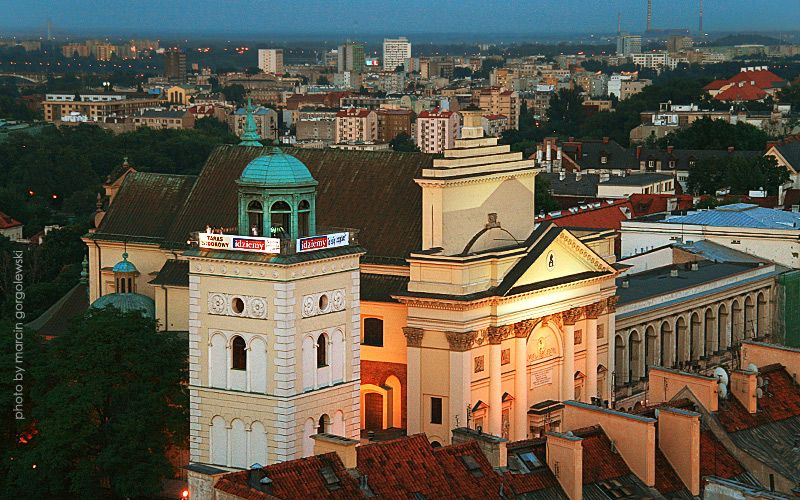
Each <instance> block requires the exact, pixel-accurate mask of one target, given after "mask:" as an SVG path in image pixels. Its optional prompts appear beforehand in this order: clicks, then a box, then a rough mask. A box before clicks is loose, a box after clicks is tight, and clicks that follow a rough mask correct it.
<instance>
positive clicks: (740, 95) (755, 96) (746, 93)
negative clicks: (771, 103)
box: [714, 82, 767, 101]
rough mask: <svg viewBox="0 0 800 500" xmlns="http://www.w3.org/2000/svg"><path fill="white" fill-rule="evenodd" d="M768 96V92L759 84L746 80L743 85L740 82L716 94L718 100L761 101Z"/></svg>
mask: <svg viewBox="0 0 800 500" xmlns="http://www.w3.org/2000/svg"><path fill="white" fill-rule="evenodd" d="M765 97H767V92H766V91H764V89H762V88H760V87H758V86H757V85H751V84H750V83H749V82H745V83H744V85H742V86H741V87H740V86H739V85H738V84H734V85H731V86H730V87H728V88H727V89H725V90H723V91H722V92H720V93H719V94H717V95H715V96H714V99H716V100H718V101H760V100H761V99H764V98H765Z"/></svg>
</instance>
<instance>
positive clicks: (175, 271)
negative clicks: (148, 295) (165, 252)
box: [150, 259, 189, 287]
mask: <svg viewBox="0 0 800 500" xmlns="http://www.w3.org/2000/svg"><path fill="white" fill-rule="evenodd" d="M150 283H151V284H153V285H164V286H180V287H188V286H189V261H188V260H176V259H168V260H167V261H166V262H164V265H163V266H161V270H160V271H158V276H156V277H155V278H154V279H153V280H151V281H150Z"/></svg>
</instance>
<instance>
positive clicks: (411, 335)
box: [403, 326, 425, 347]
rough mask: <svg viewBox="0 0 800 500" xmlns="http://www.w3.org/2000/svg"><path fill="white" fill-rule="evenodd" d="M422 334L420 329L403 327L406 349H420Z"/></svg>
mask: <svg viewBox="0 0 800 500" xmlns="http://www.w3.org/2000/svg"><path fill="white" fill-rule="evenodd" d="M424 333H425V332H424V331H422V328H415V327H412V326H404V327H403V335H405V336H406V345H407V346H408V347H422V336H423V335H424Z"/></svg>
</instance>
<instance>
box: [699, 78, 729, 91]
mask: <svg viewBox="0 0 800 500" xmlns="http://www.w3.org/2000/svg"><path fill="white" fill-rule="evenodd" d="M727 84H728V81H727V80H714V81H713V82H711V83H709V84H708V85H706V86H705V87H703V88H704V89H705V90H719V89H721V88H722V87H724V86H725V85H727Z"/></svg>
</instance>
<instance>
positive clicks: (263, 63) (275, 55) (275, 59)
mask: <svg viewBox="0 0 800 500" xmlns="http://www.w3.org/2000/svg"><path fill="white" fill-rule="evenodd" d="M258 69H260V70H261V71H263V72H264V73H283V49H258Z"/></svg>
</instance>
